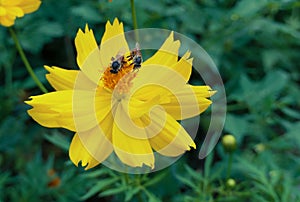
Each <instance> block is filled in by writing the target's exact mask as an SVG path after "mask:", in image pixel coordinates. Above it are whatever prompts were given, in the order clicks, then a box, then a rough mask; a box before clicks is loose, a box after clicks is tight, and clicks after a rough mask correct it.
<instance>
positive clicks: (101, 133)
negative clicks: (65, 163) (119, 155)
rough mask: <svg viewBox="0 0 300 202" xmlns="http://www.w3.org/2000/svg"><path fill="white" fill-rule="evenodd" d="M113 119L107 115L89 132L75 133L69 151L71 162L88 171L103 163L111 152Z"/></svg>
mask: <svg viewBox="0 0 300 202" xmlns="http://www.w3.org/2000/svg"><path fill="white" fill-rule="evenodd" d="M112 122H113V118H112V116H111V114H110V115H108V116H107V117H106V118H105V119H104V120H103V121H102V122H101V123H100V124H99V126H96V127H94V128H92V129H91V130H88V131H85V132H80V133H76V134H75V136H74V137H73V140H72V142H71V145H70V149H69V156H70V159H71V161H72V162H73V163H74V164H75V165H76V166H78V163H79V162H81V165H82V166H86V167H85V170H87V169H90V168H92V167H94V166H96V165H98V164H99V163H101V162H103V161H104V160H105V159H106V158H107V157H108V156H109V155H110V154H111V153H112V151H113V146H112V144H111V132H112Z"/></svg>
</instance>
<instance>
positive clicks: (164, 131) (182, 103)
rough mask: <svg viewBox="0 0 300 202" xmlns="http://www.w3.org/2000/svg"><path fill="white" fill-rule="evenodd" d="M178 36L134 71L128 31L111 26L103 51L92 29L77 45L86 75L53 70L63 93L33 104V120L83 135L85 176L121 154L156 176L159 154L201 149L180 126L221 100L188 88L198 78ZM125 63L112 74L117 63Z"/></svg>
mask: <svg viewBox="0 0 300 202" xmlns="http://www.w3.org/2000/svg"><path fill="white" fill-rule="evenodd" d="M173 38H174V37H173V33H171V34H170V36H169V37H168V38H167V39H166V41H165V42H164V43H163V45H162V46H161V48H160V49H159V50H158V51H157V52H156V54H154V55H153V56H152V57H151V58H149V59H148V60H146V61H145V62H143V63H142V65H141V67H140V68H139V69H134V66H135V65H134V63H133V58H132V57H131V56H132V54H133V52H132V50H131V51H130V49H129V47H128V44H127V41H126V39H125V35H124V31H123V24H122V23H119V21H118V19H115V20H114V22H113V24H110V22H107V24H106V30H105V32H104V35H103V37H102V41H101V45H100V46H98V45H97V43H96V40H95V38H94V34H93V31H92V30H90V29H89V28H88V26H86V28H85V31H84V32H83V31H82V30H79V31H78V33H77V36H76V38H75V45H76V49H77V53H78V55H77V63H78V65H79V67H80V70H65V69H62V68H59V67H48V66H45V68H46V69H47V70H48V71H49V72H50V73H49V74H47V75H46V77H47V79H48V81H49V82H50V84H51V85H52V86H53V87H54V88H55V90H56V92H51V93H47V94H44V95H39V96H32V97H31V100H30V101H26V103H27V104H29V105H31V106H33V108H32V109H30V110H29V111H28V113H29V115H30V116H31V117H32V118H33V119H34V120H35V121H37V122H38V123H39V124H41V125H43V126H45V127H63V128H66V129H69V130H71V131H74V132H76V133H75V135H74V137H73V140H72V142H71V145H70V149H69V156H70V159H71V160H72V162H73V163H74V164H75V165H78V163H79V162H81V165H82V166H86V167H85V169H89V168H92V167H94V166H96V165H98V164H99V163H101V162H103V161H104V160H106V159H107V158H108V156H109V155H111V154H112V153H113V152H114V153H115V154H116V156H117V157H118V158H119V159H120V160H121V162H122V163H124V164H126V165H129V166H131V167H141V166H143V165H147V166H149V167H151V168H154V163H155V159H154V152H158V153H159V154H161V155H164V156H170V157H175V156H178V155H180V154H183V153H184V152H185V151H187V150H190V147H193V148H195V147H196V145H195V143H194V141H193V140H192V138H191V137H190V136H189V134H188V133H187V132H186V131H185V129H184V128H183V127H182V126H181V125H180V124H179V123H178V122H177V121H176V120H182V119H186V118H190V117H193V116H196V115H199V114H200V113H201V112H203V111H204V110H205V109H206V108H207V107H208V106H209V105H210V104H211V101H210V100H208V99H207V98H208V97H210V96H211V95H212V94H213V93H214V92H213V91H211V89H210V88H209V87H208V86H192V85H189V84H187V82H188V80H189V77H190V75H191V71H192V59H191V58H189V56H190V52H187V53H185V54H184V55H183V56H182V57H181V59H180V60H178V49H179V46H180V42H179V41H174V39H173ZM120 55H121V56H123V57H122V58H123V61H122V67H121V68H120V70H119V72H118V73H116V74H115V73H112V72H111V71H110V70H111V64H112V60H113V58H117V57H118V56H120Z"/></svg>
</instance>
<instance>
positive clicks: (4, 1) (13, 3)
mask: <svg viewBox="0 0 300 202" xmlns="http://www.w3.org/2000/svg"><path fill="white" fill-rule="evenodd" d="M0 2H1V4H2V5H3V6H16V5H19V4H20V3H21V2H22V0H14V1H12V0H1V1H0Z"/></svg>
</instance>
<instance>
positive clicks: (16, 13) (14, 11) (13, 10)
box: [6, 7, 24, 17]
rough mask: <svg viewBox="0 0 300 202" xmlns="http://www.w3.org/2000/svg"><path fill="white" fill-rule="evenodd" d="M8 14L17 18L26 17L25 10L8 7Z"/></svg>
mask: <svg viewBox="0 0 300 202" xmlns="http://www.w3.org/2000/svg"><path fill="white" fill-rule="evenodd" d="M6 12H7V14H8V15H13V16H17V17H23V16H24V12H23V10H22V9H21V8H19V7H7V8H6Z"/></svg>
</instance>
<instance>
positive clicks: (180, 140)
mask: <svg viewBox="0 0 300 202" xmlns="http://www.w3.org/2000/svg"><path fill="white" fill-rule="evenodd" d="M162 113H164V112H163V111H161V112H160V113H159V114H157V115H156V118H155V119H152V121H153V122H154V123H156V124H157V125H160V124H161V122H163V123H164V127H163V128H162V130H161V131H160V132H159V133H158V134H152V133H151V132H152V131H151V130H148V131H147V132H148V135H149V136H150V137H151V138H150V139H149V141H150V144H151V146H152V148H153V149H154V150H155V151H157V152H158V153H160V154H162V155H165V156H172V157H175V156H178V155H180V154H183V153H184V152H185V151H187V150H190V147H193V148H196V145H195V143H194V141H193V140H192V138H191V137H190V136H189V134H188V133H187V132H186V131H185V130H184V128H183V127H182V126H181V125H180V124H179V123H178V122H177V121H176V120H175V119H173V118H172V116H170V115H169V114H166V119H165V118H164V117H162V116H160V115H161V114H162ZM159 117H162V118H159ZM147 119H148V118H147V117H146V116H144V117H143V118H142V120H144V121H146V122H148V121H149V120H147Z"/></svg>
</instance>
